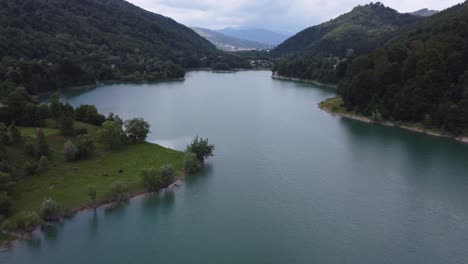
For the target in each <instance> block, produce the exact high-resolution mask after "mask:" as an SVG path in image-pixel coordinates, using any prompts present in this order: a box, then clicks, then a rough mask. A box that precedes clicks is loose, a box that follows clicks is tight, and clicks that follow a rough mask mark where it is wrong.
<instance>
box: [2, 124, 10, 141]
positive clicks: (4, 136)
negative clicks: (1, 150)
mask: <svg viewBox="0 0 468 264" xmlns="http://www.w3.org/2000/svg"><path fill="white" fill-rule="evenodd" d="M0 143H1V144H3V145H10V143H11V142H10V137H9V136H8V133H7V127H6V126H5V124H4V123H0Z"/></svg>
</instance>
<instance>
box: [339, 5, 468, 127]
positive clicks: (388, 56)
mask: <svg viewBox="0 0 468 264" xmlns="http://www.w3.org/2000/svg"><path fill="white" fill-rule="evenodd" d="M339 93H340V94H341V95H342V96H343V100H344V104H345V106H346V108H347V109H348V110H352V111H356V112H358V113H361V114H364V115H368V116H370V115H372V114H374V115H378V116H381V117H382V118H383V119H386V120H396V121H410V122H422V123H423V124H424V126H425V127H427V128H435V129H442V130H445V131H448V132H450V133H452V134H454V135H459V134H462V133H466V129H467V128H468V3H467V2H465V3H463V4H459V5H457V6H454V7H452V8H449V9H447V10H445V11H442V12H440V13H438V14H435V15H433V16H431V17H428V18H426V19H424V20H422V21H420V22H418V23H416V24H415V25H413V26H411V27H408V28H406V29H405V30H402V31H401V32H399V34H398V35H397V36H395V37H394V38H392V39H391V40H390V41H389V42H388V43H387V44H386V45H385V46H384V47H383V48H380V49H377V50H375V51H373V52H372V53H370V54H368V55H363V56H361V57H357V58H355V59H353V61H352V63H351V64H350V65H349V67H348V69H347V73H346V78H345V80H344V81H343V82H342V83H341V85H340V87H339Z"/></svg>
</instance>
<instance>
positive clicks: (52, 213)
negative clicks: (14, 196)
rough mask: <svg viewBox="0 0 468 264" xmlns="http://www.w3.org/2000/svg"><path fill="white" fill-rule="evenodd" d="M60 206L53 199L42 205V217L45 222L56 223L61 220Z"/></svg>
mask: <svg viewBox="0 0 468 264" xmlns="http://www.w3.org/2000/svg"><path fill="white" fill-rule="evenodd" d="M60 211H61V210H60V206H59V205H58V204H57V203H56V202H55V201H54V200H52V199H51V198H48V199H46V200H45V201H44V202H43V203H42V205H41V210H40V212H41V217H42V219H44V220H45V221H55V220H58V219H59V218H60V213H61V212H60Z"/></svg>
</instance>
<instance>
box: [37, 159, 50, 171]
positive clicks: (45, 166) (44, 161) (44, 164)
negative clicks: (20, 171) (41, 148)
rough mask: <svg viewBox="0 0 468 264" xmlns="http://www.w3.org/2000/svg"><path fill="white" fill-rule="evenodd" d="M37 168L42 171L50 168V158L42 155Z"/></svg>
mask: <svg viewBox="0 0 468 264" xmlns="http://www.w3.org/2000/svg"><path fill="white" fill-rule="evenodd" d="M37 169H38V170H39V171H40V172H43V171H46V170H48V169H49V159H48V158H47V157H46V156H42V157H41V158H40V159H39V163H38V165H37Z"/></svg>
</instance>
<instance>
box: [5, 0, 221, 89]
mask: <svg viewBox="0 0 468 264" xmlns="http://www.w3.org/2000/svg"><path fill="white" fill-rule="evenodd" d="M216 52H217V51H216V49H215V47H214V46H213V45H212V44H211V43H209V42H208V41H207V40H206V39H204V38H202V37H200V36H199V35H198V34H196V33H195V32H194V31H193V30H191V29H190V28H188V27H185V26H183V25H181V24H179V23H177V22H175V21H174V20H172V19H170V18H167V17H164V16H161V15H158V14H154V13H151V12H148V11H145V10H143V9H141V8H139V7H137V6H134V5H132V4H130V3H128V2H126V1H123V0H1V1H0V57H1V58H2V66H0V81H5V80H9V81H11V82H14V83H16V84H17V85H24V86H26V87H27V88H28V90H29V91H30V92H33V93H37V92H42V91H46V90H51V89H56V88H61V87H66V86H71V85H83V84H88V83H93V82H95V81H98V80H106V79H122V80H155V79H163V78H179V77H182V76H183V70H182V69H181V68H180V67H178V66H176V65H175V64H178V65H183V66H186V67H196V66H198V64H200V58H203V57H206V56H210V55H214V54H216Z"/></svg>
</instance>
